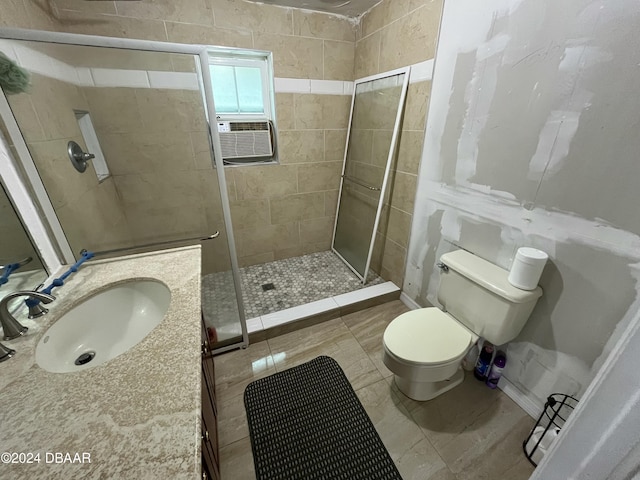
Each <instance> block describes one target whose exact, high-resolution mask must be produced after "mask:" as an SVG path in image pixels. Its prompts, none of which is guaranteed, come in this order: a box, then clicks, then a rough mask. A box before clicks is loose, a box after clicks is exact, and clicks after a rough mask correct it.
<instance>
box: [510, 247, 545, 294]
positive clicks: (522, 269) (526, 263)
mask: <svg viewBox="0 0 640 480" xmlns="http://www.w3.org/2000/svg"><path fill="white" fill-rule="evenodd" d="M548 259H549V255H547V254H546V253H545V252H543V251H542V250H538V249H537V248H530V247H522V248H519V249H518V251H517V252H516V258H514V259H513V263H512V264H511V269H510V270H509V276H508V277H507V280H509V283H510V284H511V285H513V286H514V287H517V288H520V289H522V290H535V288H536V287H537V286H538V281H539V280H540V275H542V270H544V266H545V264H546V263H547V260H548Z"/></svg>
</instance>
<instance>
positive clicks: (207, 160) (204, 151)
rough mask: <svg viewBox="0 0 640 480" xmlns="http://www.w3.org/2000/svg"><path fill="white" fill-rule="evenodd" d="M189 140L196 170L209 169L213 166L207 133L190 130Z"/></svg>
mask: <svg viewBox="0 0 640 480" xmlns="http://www.w3.org/2000/svg"><path fill="white" fill-rule="evenodd" d="M189 140H190V142H191V153H192V154H193V161H194V163H195V167H196V170H210V169H211V167H212V166H213V158H212V156H211V145H210V140H209V133H208V132H190V133H189ZM183 154H184V152H183Z"/></svg>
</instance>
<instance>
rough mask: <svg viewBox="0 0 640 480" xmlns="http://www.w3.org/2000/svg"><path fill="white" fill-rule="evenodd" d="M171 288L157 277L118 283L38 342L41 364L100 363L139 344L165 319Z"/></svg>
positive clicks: (59, 367) (65, 368) (69, 367)
mask: <svg viewBox="0 0 640 480" xmlns="http://www.w3.org/2000/svg"><path fill="white" fill-rule="evenodd" d="M170 301H171V291H170V290H169V288H168V287H167V286H166V285H165V284H164V283H161V282H158V281H155V280H132V281H129V282H125V283H119V284H116V285H113V286H112V287H110V288H108V289H106V290H102V291H101V292H100V293H97V294H95V295H92V296H90V297H89V298H87V299H85V300H84V301H82V302H81V303H79V304H78V305H76V306H75V307H74V308H72V309H71V310H69V311H68V312H67V313H65V314H64V315H63V316H61V317H60V318H59V319H58V320H57V321H56V322H55V323H54V324H53V325H52V326H51V327H49V329H48V330H47V331H46V332H45V334H44V336H43V337H42V339H41V340H40V341H39V342H38V345H37V346H36V363H37V364H38V365H39V366H40V367H41V368H43V369H44V370H47V371H49V372H54V373H68V372H77V371H80V370H84V369H87V368H92V367H97V366H98V365H100V364H102V363H104V362H107V361H109V360H111V359H113V358H115V357H117V356H118V355H121V354H123V353H125V352H126V351H128V350H129V349H131V348H132V347H134V346H135V345H137V344H138V343H140V342H141V341H142V340H143V339H144V338H145V337H146V336H147V335H149V333H151V331H152V330H153V329H154V328H155V327H157V326H158V325H159V324H160V323H161V322H162V319H163V318H164V316H165V314H166V313H167V310H168V308H169V303H170Z"/></svg>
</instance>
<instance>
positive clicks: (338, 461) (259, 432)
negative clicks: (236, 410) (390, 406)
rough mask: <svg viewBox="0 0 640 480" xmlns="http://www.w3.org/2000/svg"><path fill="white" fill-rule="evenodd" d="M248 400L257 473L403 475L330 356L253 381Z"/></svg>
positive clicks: (306, 479) (261, 478) (308, 479)
mask: <svg viewBox="0 0 640 480" xmlns="http://www.w3.org/2000/svg"><path fill="white" fill-rule="evenodd" d="M244 405H245V408H246V410H247V419H248V421H249V432H250V435H251V447H252V449H253V459H254V463H255V469H256V478H257V479H258V480H293V479H300V480H313V479H344V480H372V479H381V480H402V477H401V476H400V473H399V472H398V469H397V468H396V466H395V465H394V463H393V460H391V457H390V456H389V453H388V452H387V450H386V448H385V447H384V445H383V444H382V441H381V440H380V437H379V436H378V433H377V432H376V430H375V428H374V427H373V424H372V423H371V420H370V419H369V417H368V416H367V413H366V412H365V410H364V407H363V406H362V404H361V403H360V400H358V397H357V396H356V394H355V392H354V391H353V388H352V387H351V384H350V383H349V381H348V380H347V377H345V375H344V372H343V371H342V369H341V368H340V366H339V365H338V364H337V363H336V361H335V360H333V359H332V358H330V357H324V356H323V357H318V358H316V359H314V360H311V361H310V362H307V363H304V364H302V365H298V366H297V367H294V368H290V369H289V370H285V371H284V372H280V373H276V374H274V375H271V376H269V377H266V378H262V379H260V380H256V381H255V382H252V383H250V384H249V386H247V389H246V390H245V392H244Z"/></svg>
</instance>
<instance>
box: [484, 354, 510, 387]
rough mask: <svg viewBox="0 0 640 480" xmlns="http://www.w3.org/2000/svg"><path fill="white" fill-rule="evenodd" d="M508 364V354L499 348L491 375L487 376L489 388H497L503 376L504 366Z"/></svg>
mask: <svg viewBox="0 0 640 480" xmlns="http://www.w3.org/2000/svg"><path fill="white" fill-rule="evenodd" d="M506 364H507V356H506V355H505V353H504V352H501V351H499V350H498V353H496V358H495V359H494V360H493V365H492V366H491V370H490V371H489V376H488V377H487V386H488V387H489V388H496V387H497V386H498V381H499V380H500V377H501V376H502V371H503V370H504V366H505V365H506Z"/></svg>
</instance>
